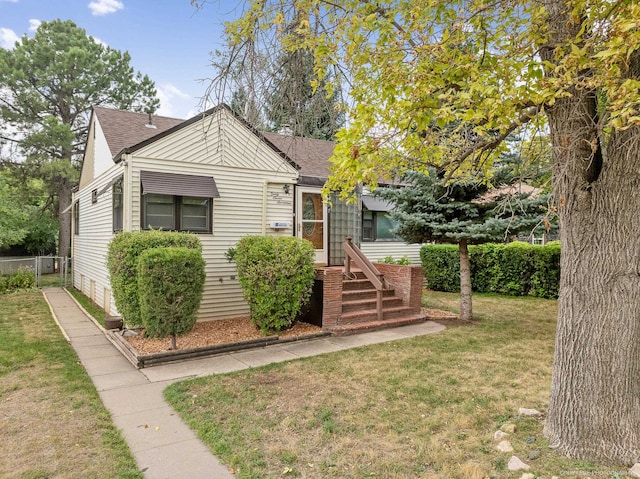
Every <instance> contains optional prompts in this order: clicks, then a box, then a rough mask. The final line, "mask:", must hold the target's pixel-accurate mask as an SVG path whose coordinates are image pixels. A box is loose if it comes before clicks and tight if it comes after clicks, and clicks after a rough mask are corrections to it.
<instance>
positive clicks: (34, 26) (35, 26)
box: [29, 18, 42, 32]
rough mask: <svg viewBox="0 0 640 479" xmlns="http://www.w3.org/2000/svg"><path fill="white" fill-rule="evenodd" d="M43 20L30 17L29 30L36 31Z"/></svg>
mask: <svg viewBox="0 0 640 479" xmlns="http://www.w3.org/2000/svg"><path fill="white" fill-rule="evenodd" d="M41 23H42V22H41V21H40V20H38V19H36V18H30V19H29V31H30V32H35V31H36V30H37V29H38V27H39V26H40V24H41Z"/></svg>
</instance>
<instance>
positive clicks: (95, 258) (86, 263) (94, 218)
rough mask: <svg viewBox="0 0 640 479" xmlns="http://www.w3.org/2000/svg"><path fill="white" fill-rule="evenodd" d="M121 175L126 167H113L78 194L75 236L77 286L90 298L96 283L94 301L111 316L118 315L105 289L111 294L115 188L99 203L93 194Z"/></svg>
mask: <svg viewBox="0 0 640 479" xmlns="http://www.w3.org/2000/svg"><path fill="white" fill-rule="evenodd" d="M120 174H122V167H120V165H113V166H112V167H111V169H109V170H108V171H107V172H105V173H104V174H103V175H102V176H100V177H99V178H97V179H96V180H94V181H93V182H91V183H89V184H88V185H86V187H84V188H82V189H81V190H80V191H78V192H77V193H76V195H75V198H77V199H78V206H79V207H80V221H79V225H80V226H79V232H78V233H79V234H77V235H74V236H73V286H74V287H76V288H78V289H79V290H81V291H84V293H85V294H86V295H87V296H90V293H91V291H90V288H91V282H93V283H94V289H93V293H94V294H93V298H92V299H93V301H94V302H95V303H96V304H97V305H98V306H100V307H101V308H103V309H105V311H108V312H110V313H111V314H117V310H116V307H115V304H114V303H113V295H112V294H108V296H107V297H106V298H105V289H107V290H108V291H111V284H110V282H109V274H108V272H107V267H106V263H107V247H108V244H109V242H110V241H111V239H112V238H113V236H114V234H113V198H112V189H111V188H107V189H106V191H105V192H104V193H103V194H102V195H100V196H99V197H98V201H97V202H96V203H92V202H91V192H92V191H93V190H97V191H98V192H99V191H101V190H102V189H103V188H104V187H105V186H107V185H108V184H109V182H110V181H111V180H112V179H114V178H116V177H117V176H119V175H120ZM82 278H84V283H81V279H82Z"/></svg>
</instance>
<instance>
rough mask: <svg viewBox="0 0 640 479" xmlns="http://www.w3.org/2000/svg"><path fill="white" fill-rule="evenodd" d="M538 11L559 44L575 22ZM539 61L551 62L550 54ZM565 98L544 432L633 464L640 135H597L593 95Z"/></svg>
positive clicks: (558, 149)
mask: <svg viewBox="0 0 640 479" xmlns="http://www.w3.org/2000/svg"><path fill="white" fill-rule="evenodd" d="M545 3H546V6H547V8H548V10H549V14H550V17H549V18H550V22H551V27H552V35H551V38H550V43H551V45H558V44H562V43H566V41H567V40H568V39H570V38H572V37H573V36H574V35H575V34H576V32H577V30H578V28H579V24H578V23H576V22H575V21H574V20H575V19H576V17H574V16H572V15H571V12H570V11H569V10H568V8H567V5H566V3H565V2H563V1H561V0H547V1H546V2H545ZM541 56H542V58H543V59H544V60H547V61H549V62H553V61H555V57H554V48H543V49H541ZM549 73H550V74H553V71H552V70H551V71H550V72H549ZM571 94H572V95H571V96H570V97H566V98H562V99H560V100H558V101H557V102H556V104H555V105H553V107H550V108H548V109H547V110H546V111H547V115H548V118H549V126H550V130H551V139H552V143H553V156H554V171H553V175H554V194H555V200H556V204H557V206H558V214H559V218H560V239H561V244H562V256H561V275H560V296H559V299H558V327H557V336H556V351H555V359H554V365H553V377H552V383H551V395H550V399H549V409H548V415H547V421H546V424H545V428H544V433H545V435H546V436H547V438H548V439H549V442H550V445H551V446H552V447H555V448H557V450H558V451H559V452H560V453H562V454H565V455H567V456H570V457H574V458H579V459H587V460H600V461H614V462H619V463H625V464H631V463H634V462H636V461H639V460H640V276H639V275H640V240H639V238H640V196H639V195H638V193H640V129H639V128H637V127H632V128H630V129H628V130H626V131H623V132H613V133H611V134H609V135H608V137H606V136H605V135H602V134H599V133H598V126H599V125H598V123H599V119H598V113H597V111H598V109H597V97H596V94H595V92H590V91H587V90H584V89H577V88H576V89H573V90H572V91H571ZM605 141H606V143H605ZM601 145H603V146H604V148H601Z"/></svg>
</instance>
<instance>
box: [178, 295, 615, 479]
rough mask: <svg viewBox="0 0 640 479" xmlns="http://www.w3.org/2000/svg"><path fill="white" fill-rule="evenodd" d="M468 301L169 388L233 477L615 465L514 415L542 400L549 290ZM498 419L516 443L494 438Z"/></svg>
mask: <svg viewBox="0 0 640 479" xmlns="http://www.w3.org/2000/svg"><path fill="white" fill-rule="evenodd" d="M457 300H458V298H457V295H455V294H446V293H432V292H426V293H425V296H424V302H425V306H428V307H432V308H441V309H447V310H456V308H457ZM474 308H475V313H476V316H477V318H478V319H479V321H478V322H477V324H472V325H463V326H455V327H451V328H449V329H448V330H446V331H444V332H442V333H439V334H436V335H429V336H424V337H419V338H414V339H410V340H403V341H395V342H390V343H386V344H381V345H373V346H367V347H362V348H357V349H352V350H348V351H344V352H338V353H332V354H327V355H323V356H318V357H313V358H307V359H303V360H297V361H291V362H287V363H282V364H275V365H271V366H268V367H262V368H255V369H250V370H247V371H241V372H236V373H232V374H227V375H220V376H212V377H206V378H199V379H194V380H189V381H185V382H181V383H176V384H174V385H172V386H170V387H169V388H168V389H167V390H166V397H167V399H168V400H169V402H170V403H171V404H172V405H173V406H174V408H175V409H176V410H177V411H178V412H179V414H180V415H181V416H182V417H183V418H184V419H185V420H186V421H187V423H188V424H190V425H191V427H192V428H193V429H195V430H196V431H197V433H198V435H199V436H200V437H201V438H202V439H203V440H204V441H205V443H207V444H208V445H209V447H210V448H211V449H212V450H213V452H214V453H215V454H216V455H218V456H219V457H221V459H222V461H223V462H224V463H225V464H227V465H229V466H230V467H232V468H233V469H235V471H236V473H237V475H238V477H239V478H256V479H257V478H261V479H263V478H276V477H278V478H281V477H303V478H370V477H375V478H385V479H387V478H398V479H400V478H402V479H406V478H466V479H482V478H520V477H521V476H522V471H520V472H510V471H508V470H507V463H508V461H509V459H510V457H511V455H512V454H515V455H517V456H518V457H519V458H520V459H522V460H523V461H525V462H526V463H528V464H529V465H530V466H531V470H530V471H529V472H532V473H534V474H535V475H536V476H537V477H545V478H551V476H552V475H556V476H558V477H561V478H574V477H575V478H581V479H584V478H585V477H590V476H591V477H596V476H597V477H599V478H622V477H625V476H624V475H623V473H622V472H620V471H625V470H626V468H623V467H609V468H607V467H605V466H599V465H597V464H591V463H586V462H581V461H571V460H568V459H566V458H563V457H558V456H556V455H555V454H554V453H553V452H552V451H551V450H550V449H549V448H548V447H547V444H546V442H545V439H544V438H543V436H542V433H541V432H542V426H543V423H542V420H540V419H531V418H521V417H518V414H517V411H518V408H519V407H526V408H536V409H539V410H541V411H545V409H546V405H547V397H548V390H549V384H550V373H551V365H552V356H553V347H554V334H555V318H556V313H557V310H556V302H555V301H550V300H541V299H534V298H508V297H498V296H488V295H477V296H475V298H474ZM505 423H513V424H514V425H515V427H516V432H515V433H514V434H512V435H511V436H510V437H509V438H508V440H510V441H511V443H512V445H513V448H514V452H513V453H502V452H499V451H497V450H496V443H495V442H494V441H493V434H494V432H495V431H496V430H497V429H498V428H500V427H501V426H503V425H504V424H505ZM536 455H537V458H535V459H531V458H530V457H532V456H536Z"/></svg>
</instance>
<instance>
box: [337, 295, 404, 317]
mask: <svg viewBox="0 0 640 479" xmlns="http://www.w3.org/2000/svg"><path fill="white" fill-rule="evenodd" d="M377 302H378V300H377V298H376V296H375V294H374V295H373V298H364V299H363V298H359V299H350V300H348V301H345V300H344V296H343V300H342V313H343V314H344V313H350V312H354V311H367V310H371V309H373V310H375V309H376V305H377ZM398 306H402V298H399V297H397V296H384V295H383V296H382V308H383V311H384V310H387V309H390V308H395V307H398Z"/></svg>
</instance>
